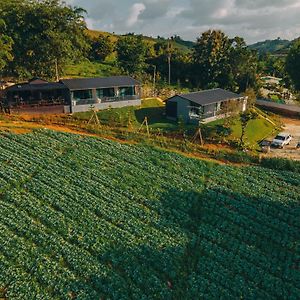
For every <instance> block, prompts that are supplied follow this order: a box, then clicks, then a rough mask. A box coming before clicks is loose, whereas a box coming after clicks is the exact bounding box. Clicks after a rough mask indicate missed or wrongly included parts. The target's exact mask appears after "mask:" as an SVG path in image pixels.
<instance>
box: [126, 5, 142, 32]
mask: <svg viewBox="0 0 300 300" xmlns="http://www.w3.org/2000/svg"><path fill="white" fill-rule="evenodd" d="M145 9H146V6H145V5H144V4H143V3H135V4H133V6H132V7H131V9H130V13H129V16H128V19H127V20H126V25H127V26H128V27H132V26H133V25H135V24H136V23H137V22H138V20H139V16H140V15H141V14H142V13H143V11H145Z"/></svg>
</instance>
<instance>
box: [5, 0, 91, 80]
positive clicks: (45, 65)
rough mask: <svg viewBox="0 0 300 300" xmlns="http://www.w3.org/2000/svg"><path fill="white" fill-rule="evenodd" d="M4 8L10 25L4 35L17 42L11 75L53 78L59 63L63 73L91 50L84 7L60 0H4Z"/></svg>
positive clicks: (10, 68) (14, 45)
mask: <svg viewBox="0 0 300 300" xmlns="http://www.w3.org/2000/svg"><path fill="white" fill-rule="evenodd" d="M0 11H1V15H2V18H3V19H4V21H5V23H6V24H7V26H6V29H5V31H4V34H6V35H8V36H10V37H11V38H12V39H13V42H14V44H13V56H14V60H13V61H12V62H11V63H10V64H9V68H8V69H9V70H11V71H12V72H11V73H12V74H11V75H15V76H21V75H23V76H26V77H29V76H41V77H45V78H53V77H54V75H55V62H57V63H58V67H59V70H60V71H61V72H62V71H63V69H64V67H65V65H66V64H67V63H68V62H70V61H74V60H78V59H80V58H81V57H82V55H83V54H84V53H86V51H87V49H88V43H87V37H86V34H85V30H86V24H85V21H84V17H83V14H84V10H82V9H80V8H77V7H75V8H72V7H70V6H67V5H66V4H64V3H63V2H61V1H60V0H22V1H21V0H14V1H7V0H4V1H3V2H1V4H0Z"/></svg>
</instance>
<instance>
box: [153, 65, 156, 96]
mask: <svg viewBox="0 0 300 300" xmlns="http://www.w3.org/2000/svg"><path fill="white" fill-rule="evenodd" d="M155 85H156V65H153V96H155Z"/></svg>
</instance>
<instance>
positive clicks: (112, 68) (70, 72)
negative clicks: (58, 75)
mask: <svg viewBox="0 0 300 300" xmlns="http://www.w3.org/2000/svg"><path fill="white" fill-rule="evenodd" d="M87 34H88V35H89V36H90V37H91V38H97V37H99V36H102V35H104V36H109V37H110V39H111V40H112V41H113V42H117V41H118V39H119V38H120V35H116V34H113V33H109V32H104V31H97V30H88V31H87ZM143 39H144V41H145V42H146V43H147V44H148V45H149V46H153V45H154V43H156V42H157V41H158V40H157V39H155V38H152V37H147V36H144V37H143ZM171 43H172V46H173V47H174V48H175V49H179V50H181V51H183V52H189V51H190V50H191V46H192V44H191V43H189V42H185V41H181V42H180V43H177V42H176V41H172V42H171ZM115 61H116V57H115V53H112V55H111V56H110V57H108V58H107V59H106V60H105V62H103V63H101V62H89V61H83V62H79V63H77V64H72V65H69V66H67V68H66V70H65V75H64V76H65V77H67V78H69V77H75V78H76V77H96V76H100V77H102V76H112V75H120V70H119V69H118V68H117V67H116V65H115Z"/></svg>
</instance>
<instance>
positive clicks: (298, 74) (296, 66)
mask: <svg viewBox="0 0 300 300" xmlns="http://www.w3.org/2000/svg"><path fill="white" fill-rule="evenodd" d="M286 71H287V73H288V75H289V77H290V78H291V80H292V82H293V84H294V86H295V89H296V90H298V91H300V41H297V42H296V43H295V44H294V45H293V46H292V48H291V49H290V51H289V54H288V56H287V59H286Z"/></svg>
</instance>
